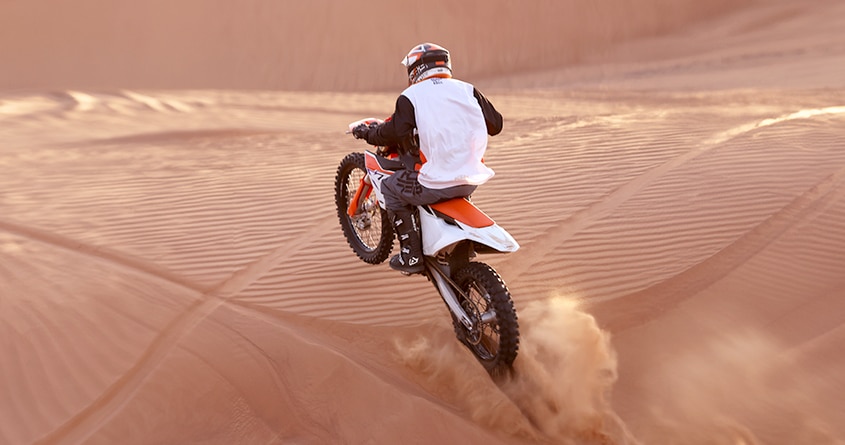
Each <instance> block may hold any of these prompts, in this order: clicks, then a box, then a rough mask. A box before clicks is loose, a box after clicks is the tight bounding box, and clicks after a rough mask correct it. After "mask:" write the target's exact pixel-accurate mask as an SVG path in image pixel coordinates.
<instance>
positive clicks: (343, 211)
mask: <svg viewBox="0 0 845 445" xmlns="http://www.w3.org/2000/svg"><path fill="white" fill-rule="evenodd" d="M364 162H365V161H364V154H363V153H350V154H348V155H346V157H345V158H343V160H342V161H340V165H339V166H338V167H337V175H335V180H334V190H335V197H334V199H335V205H336V206H337V217H338V219H339V220H340V228H341V230H343V236H344V237H346V242H347V243H349V247H351V248H352V250H353V251H354V252H355V254H356V255H358V258H361V260H363V261H364V262H366V263H370V264H379V263H381V262H383V261H384V260H386V259H387V257H388V256H389V255H390V251H391V250H393V228H392V227H391V226H390V224H389V223H388V221H389V218H388V217H387V211H386V210H384V209H382V208H381V206H380V205H379V203H378V200H377V199H376V193H375V191H373V192H371V193H370V196H369V197H367V198H366V199H362V201H361V202H360V203H359V206H358V211H357V212H356V213H355V215H353V216H349V214H348V213H347V209H348V208H349V203H350V202H351V201H352V199H353V198H354V197H355V192H357V191H358V188H359V187H361V180H362V179H363V178H364V177H366V176H367V170H366V166H365V164H364Z"/></svg>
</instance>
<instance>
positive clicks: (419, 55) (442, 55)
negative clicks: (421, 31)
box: [402, 43, 452, 85]
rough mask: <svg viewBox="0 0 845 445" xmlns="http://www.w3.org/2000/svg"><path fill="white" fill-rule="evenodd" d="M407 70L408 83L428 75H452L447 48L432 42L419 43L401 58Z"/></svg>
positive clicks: (428, 76)
mask: <svg viewBox="0 0 845 445" xmlns="http://www.w3.org/2000/svg"><path fill="white" fill-rule="evenodd" d="M402 65H405V68H407V70H408V85H413V84H415V83H417V82H419V81H421V80H425V79H428V78H430V77H452V60H451V58H450V57H449V50H447V49H446V48H443V47H442V46H440V45H435V44H434V43H421V44H419V45H417V46H415V47H413V48H411V51H409V52H408V55H407V56H405V58H404V59H402Z"/></svg>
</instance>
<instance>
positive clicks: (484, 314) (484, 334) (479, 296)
mask: <svg viewBox="0 0 845 445" xmlns="http://www.w3.org/2000/svg"><path fill="white" fill-rule="evenodd" d="M454 281H455V284H457V285H458V287H459V288H460V289H461V290H462V291H463V292H464V294H465V295H466V297H463V296H459V297H458V298H459V300H460V303H461V307H462V308H463V310H464V312H466V313H467V315H468V316H469V318H470V319H471V320H472V322H473V324H474V325H475V329H473V330H469V329H467V328H466V326H464V325H463V324H462V323H460V322H459V321H457V320H455V319H453V323H454V326H455V333H456V334H457V336H458V339H459V340H461V342H463V343H464V344H465V345H466V346H467V347H468V348H469V349H470V351H472V353H473V354H475V357H476V358H477V359H478V361H479V362H481V364H482V365H484V368H486V369H487V371H488V372H490V373H491V374H494V373H498V372H501V371H506V370H509V369H510V367H511V364H512V363H513V361H514V360H515V359H516V354H517V350H518V349H519V325H518V324H517V320H516V310H515V309H514V307H513V301H512V300H511V294H510V291H509V290H508V287H507V285H505V282H504V281H503V280H502V278H501V277H500V276H499V274H498V273H497V272H496V271H495V270H493V268H492V267H490V266H488V265H486V264H484V263H476V262H472V263H469V264H468V265H467V266H466V267H464V268H462V269H460V270H459V271H458V272H457V273H455V276H454Z"/></svg>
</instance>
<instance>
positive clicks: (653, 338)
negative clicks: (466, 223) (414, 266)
mask: <svg viewBox="0 0 845 445" xmlns="http://www.w3.org/2000/svg"><path fill="white" fill-rule="evenodd" d="M83 3H84V5H87V6H86V8H88V9H85V8H83V9H80V11H86V12H87V13H88V14H93V15H83V16H82V17H81V18H80V21H79V22H74V23H77V25H79V24H80V23H89V22H90V23H94V24H97V23H100V22H97V21H96V20H95V19H96V17H99V16H97V15H96V14H100V13H103V10H102V9H97V8H93V6H92V5H96V2H83ZM655 4H657V5H659V2H656V3H655ZM151 5H152V4H151ZM256 5H264V6H267V5H268V4H267V3H263V4H262V3H255V4H251V6H249V7H247V6H245V7H244V11H247V12H248V13H250V14H251V13H252V12H255V11H256V9H255V8H257V7H258V6H256ZM314 5H316V6H314ZM314 5H312V7H313V8H314V9H313V10H310V11H312V12H313V11H318V12H319V11H322V10H321V9H320V8H325V9H326V10H327V11H329V12H330V13H331V14H339V13H340V12H344V10H333V9H331V8H328V7H327V6H326V5H323V4H321V3H319V2H318V3H315V4H314ZM597 5H599V4H598V3H597ZM607 5H610V3H609V2H607ZM607 5H605V3H601V4H600V5H599V6H597V8H599V9H600V8H601V7H609V6H607ZM616 5H617V6H618V8H619V9H620V11H626V10H627V9H626V8H629V7H630V6H631V5H630V4H629V3H628V2H623V1H621V0H620V1H618V2H617V3H616ZM611 6H612V5H611ZM45 7H46V6H43V5H42V4H40V3H26V2H6V3H4V4H0V9H2V8H6V12H8V11H16V12H17V13H18V14H30V15H33V14H41V13H43V11H41V10H40V9H39V8H45ZM146 7H147V8H150V10H149V11H148V12H149V13H152V11H154V8H155V7H164V6H163V4H162V5H157V6H156V5H152V6H146ZM655 7H656V6H655ZM711 7H712V8H713V9H712V10H703V9H702V10H696V9H683V8H682V12H683V14H681V13H679V14H681V16H682V17H680V18H678V17H675V16H673V15H671V14H668V13H667V14H665V15H662V16H661V15H659V14H657V15H656V14H655V13H654V11H653V10H649V9H648V8H640V9H638V10H637V11H639V13H640V14H642V16H638V17H640V18H641V19H642V18H647V17H649V15H648V14H652V16H654V17H673V18H675V19H677V22H678V24H680V23H685V22H686V21H689V20H693V19H695V18H702V17H704V16H708V15H709V14H710V13H712V12H714V11H716V10H718V9H719V8H718V7H717V6H711ZM115 8H117V7H115ZM174 8H175V7H174ZM250 8H252V9H250ZM702 8H705V7H703V6H702ZM118 9H119V8H118ZM224 9H225V8H224ZM565 9H566V8H564V7H563V6H561V9H560V10H557V12H559V13H561V14H565V13H566V12H567V11H565ZM705 9H706V8H705ZM250 11H252V12H250ZM106 12H108V11H106ZM112 12H114V11H112ZM324 12H325V11H324ZM470 12H472V11H465V12H464V13H470ZM124 13H125V14H129V13H128V12H126V11H124ZM228 13H232V12H231V11H229V12H228ZM314 13H315V14H316V12H314ZM321 13H322V12H321ZM205 14H208V15H209V16H213V14H212V12H210V11H206V12H205ZM245 14H246V13H245ZM585 14H586V13H585ZM130 16H131V15H127V16H126V17H130ZM7 17H8V16H7ZM86 20H88V21H89V22H86ZM634 22H636V20H634ZM658 22H659V21H658ZM69 23H70V22H68V23H66V24H65V25H64V26H71V24H69ZM90 23H89V24H90ZM591 23H596V22H595V21H593V22H591ZM642 23H648V21H647V20H645V21H643V22H642ZM843 24H845V7H843V6H842V5H841V4H840V2H835V1H825V0H817V1H812V2H804V3H801V4H800V5H797V4H792V3H790V2H777V1H771V2H763V3H760V4H756V5H754V6H753V7H749V8H746V9H743V10H740V11H739V12H737V13H734V14H729V15H726V16H724V17H722V18H720V19H718V20H715V21H702V22H700V23H699V24H698V25H696V26H692V27H688V28H687V29H686V30H685V31H684V32H679V33H676V34H672V35H669V36H664V37H659V38H652V39H647V40H626V39H625V38H624V37H625V36H620V37H619V40H626V41H625V42H624V43H621V44H619V45H618V46H614V47H607V48H609V49H607V51H603V52H602V53H601V54H598V53H596V52H595V51H594V50H595V47H593V50H592V51H588V52H589V53H590V54H593V56H590V57H583V58H582V59H586V60H584V61H585V63H584V64H582V65H579V66H577V67H570V68H567V69H561V70H541V69H540V68H549V67H544V66H542V65H541V64H538V65H536V66H534V67H533V68H534V69H532V70H530V71H529V72H527V73H523V74H519V75H515V76H510V77H496V78H483V77H481V76H479V77H478V79H479V81H478V84H479V85H480V86H481V87H482V88H483V89H484V90H485V92H487V94H488V96H490V97H491V99H492V100H494V102H495V103H496V105H497V106H498V107H499V109H500V110H501V111H502V112H503V114H504V115H505V117H506V131H505V132H504V133H503V134H502V135H500V136H498V137H496V138H494V139H493V140H492V141H491V151H490V155H489V156H488V162H489V165H490V166H491V167H492V168H494V169H495V170H496V172H497V176H496V177H495V178H494V179H493V180H492V181H491V182H490V183H488V184H486V185H485V186H484V187H482V188H481V189H480V190H479V191H478V192H477V193H476V195H475V196H474V200H475V201H476V203H478V204H479V205H480V206H481V207H482V208H483V209H485V211H487V213H489V214H490V215H491V216H493V217H494V218H495V219H496V220H497V222H499V223H500V224H501V225H503V226H504V227H506V228H507V229H508V230H509V231H510V232H511V233H512V234H513V235H514V236H515V237H516V238H517V239H518V240H519V242H520V243H521V244H522V249H521V250H520V251H518V252H516V253H514V254H512V255H509V256H503V257H482V258H481V259H482V260H484V261H487V262H489V263H490V264H492V265H494V266H495V267H496V268H497V270H498V271H499V272H500V273H501V274H502V276H503V277H505V279H506V280H507V282H508V284H509V286H510V288H511V290H512V293H513V294H514V299H515V302H516V306H517V309H518V311H519V315H520V325H521V333H522V335H523V341H522V345H521V350H520V356H519V358H518V359H517V362H516V368H517V371H518V374H519V377H518V378H517V379H515V380H512V381H507V382H501V381H500V382H493V381H492V380H491V379H490V378H489V377H487V376H486V374H484V373H483V370H482V369H481V367H480V366H479V365H478V364H477V363H476V362H475V361H474V359H473V358H472V357H471V355H470V354H469V353H468V352H467V351H465V350H464V349H463V348H462V347H460V346H459V345H458V343H457V342H456V341H455V340H454V338H453V335H452V331H451V326H450V325H449V321H448V318H447V315H446V310H445V308H444V306H443V304H442V303H441V302H440V301H439V300H438V299H437V297H436V295H435V294H434V292H433V290H432V289H431V287H430V285H429V284H428V283H426V282H425V281H424V280H423V279H421V278H405V277H401V276H399V275H398V274H396V273H393V272H390V271H389V270H387V267H386V266H379V267H375V266H369V265H366V264H363V263H361V262H359V261H358V260H357V259H356V258H355V256H354V254H352V252H351V251H350V250H349V248H348V247H347V246H346V244H345V242H344V240H343V238H342V235H341V234H340V230H339V227H338V225H337V220H336V216H335V212H334V209H333V205H334V204H333V201H332V183H333V179H334V172H335V168H336V166H337V163H338V162H339V161H340V159H342V157H343V156H344V155H345V154H347V153H349V152H352V151H360V150H362V149H364V148H365V147H364V146H363V145H362V144H361V143H360V142H359V141H355V140H352V139H351V138H349V137H348V136H345V135H344V134H343V130H344V129H345V126H346V124H347V123H348V122H350V121H353V120H356V119H358V118H361V117H365V116H381V115H384V114H385V113H387V112H388V111H389V110H390V109H391V106H392V103H393V100H394V98H395V97H394V93H392V92H391V93H379V94H373V93H352V92H335V93H330V92H325V93H314V92H269V91H253V92H243V91H235V90H222V89H215V90H210V89H192V90H161V89H150V88H146V89H139V88H133V86H136V85H137V84H136V82H142V83H143V82H149V85H148V86H150V85H152V86H161V85H160V84H159V83H158V82H159V81H160V79H165V78H166V77H162V78H158V77H156V76H152V75H148V74H145V73H135V74H137V76H136V77H133V76H129V77H126V78H125V79H124V80H126V82H127V83H126V85H125V86H124V87H121V88H112V85H111V84H109V83H107V82H106V83H103V84H100V85H99V86H100V88H91V87H88V88H70V89H67V88H58V86H60V85H58V84H56V83H52V85H53V86H56V87H55V88H52V87H51V88H49V89H47V88H42V87H41V86H42V85H47V84H50V82H53V80H54V79H53V80H51V78H50V76H49V75H47V74H48V73H44V76H45V77H43V78H40V79H35V80H33V79H31V78H30V79H29V80H25V76H24V74H25V72H24V71H23V68H18V69H19V70H20V71H15V70H12V71H11V72H12V73H13V74H9V73H10V71H4V73H5V74H3V75H4V76H6V77H3V78H2V79H3V80H4V82H7V81H9V79H12V80H14V81H15V82H18V83H11V84H9V85H10V86H21V85H26V86H29V87H33V88H30V89H26V90H21V89H18V90H7V91H5V92H2V93H0V121H2V125H0V137H2V147H0V173H2V174H0V190H2V192H0V209H2V212H0V353H2V360H0V444H10V445H12V444H14V445H17V444H34V443H39V444H65V443H86V444H113V443H138V444H142V443H143V444H150V443H156V444H173V443H179V444H182V443H215V444H218V443H219V444H270V443H285V444H287V443H296V444H324V443H352V444H358V443H378V444H381V443H426V444H427V443H455V442H457V441H461V442H466V443H489V444H496V443H502V444H529V443H534V444H544V443H573V444H575V443H578V444H581V443H619V444H622V443H654V444H662V443H673V444H713V443H715V444H800V445H805V444H806V445H809V444H833V443H843V442H845V427H843V425H845V410H843V408H842V404H841V400H842V398H843V396H845V378H843V377H842V375H845V360H843V355H842V351H843V350H844V349H843V348H845V329H843V326H845V315H843V314H845V303H844V302H845V299H843V297H845V274H843V264H845V150H843V147H845V85H843V82H845V80H843V79H845V37H843V36H842V35H841V34H842V33H841V32H840V31H839V30H840V29H842V26H843ZM100 25H102V23H100ZM79 26H81V25H79ZM239 26H240V25H239ZM642 26H646V25H642ZM653 26H657V25H653ZM646 28H648V26H646ZM657 28H660V29H668V28H666V27H665V26H664V25H661V26H657ZM7 29H8V28H7ZM94 29H96V27H95V28H94ZM523 29H524V28H523ZM602 29H603V31H602V32H608V31H607V30H608V28H602ZM644 29H645V28H644ZM648 29H651V31H648V32H646V31H643V30H642V29H641V30H640V31H642V32H640V31H637V32H634V31H633V30H631V31H630V32H632V33H634V34H638V33H639V34H643V33H645V34H653V32H654V29H653V28H648ZM135 31H137V30H135ZM0 32H3V31H0ZM53 32H55V31H53ZM525 32H526V33H528V34H526V35H530V33H529V31H525ZM538 32H539V31H538ZM581 32H582V34H581V35H582V36H583V35H587V34H589V31H581ZM596 32H598V31H596ZM626 32H627V31H626ZM585 33H586V34H585ZM7 35H8V32H7V34H3V36H4V40H2V41H3V42H8V40H6V39H5V36H7ZM141 35H143V33H142V34H141ZM514 35H519V36H522V35H521V34H514ZM632 35H633V34H632ZM457 36H458V35H457V34H456V37H454V38H455V39H457V40H456V43H458V48H460V49H464V48H463V47H461V46H460V45H462V44H464V43H461V42H463V41H461V40H460V39H459V37H457ZM626 36H627V34H626ZM535 37H537V35H535ZM73 38H75V39H82V38H83V36H82V35H81V34H75V35H74V37H73ZM450 38H451V37H450ZM463 38H465V39H469V38H468V37H463ZM521 38H522V37H520V39H521ZM48 40H49V39H48ZM71 40H72V39H71ZM517 40H519V39H517ZM586 40H589V39H585V41H586ZM182 42H184V41H182ZM42 43H43V42H42ZM48 43H49V42H48ZM195 43H196V42H195ZM247 43H248V42H247ZM598 43H602V42H598ZM598 43H597V44H598ZM606 43H608V42H604V43H602V45H604V44H606ZM34 45H35V47H34V48H35V49H33V51H37V50H38V49H39V48H43V46H38V44H37V42H36V43H35V44H34ZM68 45H69V46H68V47H69V48H72V49H74V50H76V51H82V50H81V49H80V48H81V46H80V45H81V44H80V43H79V42H76V43H74V42H70V43H68ZM256 45H258V44H256ZM572 45H574V46H570V47H569V48H579V46H578V45H577V44H574V43H573V44H572ZM48 46H49V45H48ZM259 46H260V45H259ZM400 46H402V48H399V49H397V51H398V52H399V53H401V52H402V51H403V50H404V49H406V48H404V47H405V46H406V45H404V44H402V45H400ZM117 47H118V46H116V47H115V48H117ZM588 47H589V45H588ZM109 48H111V47H108V46H106V47H104V49H103V50H104V51H106V55H107V57H105V58H104V59H103V60H104V61H106V62H108V61H109V60H111V61H112V62H111V64H108V63H106V62H104V63H106V65H104V67H105V68H104V69H105V71H103V72H109V70H114V69H118V68H116V67H118V66H119V67H121V68H119V69H120V70H123V69H125V68H126V67H125V65H124V64H123V62H125V60H124V59H121V58H120V57H118V56H117V55H116V54H115V53H113V52H108V51H113V48H112V49H109ZM580 48H581V50H582V51H586V50H585V49H584V48H586V47H580ZM3 51H7V52H5V53H2V54H3V58H4V60H9V57H12V56H14V54H20V53H14V54H13V53H11V52H8V51H10V50H9V47H8V46H4V47H3ZM16 51H20V50H16ZM330 53H331V51H329V52H328V53H327V54H330ZM10 54H11V56H10ZM483 54H484V55H485V57H490V59H489V60H491V61H492V60H495V59H496V55H495V54H494V53H493V52H490V53H483ZM153 55H155V54H153ZM158 56H159V57H164V56H166V57H170V56H169V55H168V53H167V51H166V50H165V49H164V48H162V52H161V53H158ZM400 56H401V54H400ZM166 57H165V60H166ZM530 57H535V58H536V57H539V55H537V54H534V55H530ZM561 57H562V59H560V60H558V62H560V63H563V62H564V61H565V60H567V59H566V58H567V57H568V56H566V55H564V56H561ZM59 59H60V58H59V57H57V58H53V59H50V58H45V59H44V60H52V61H55V60H59ZM12 60H14V59H12ZM484 60H487V59H484ZM121 61H123V62H121ZM491 61H488V62H485V61H483V60H482V61H477V60H476V61H472V62H471V63H470V64H468V65H469V67H471V69H470V70H469V71H470V72H473V71H472V70H478V71H476V72H481V71H485V70H483V69H481V68H483V67H484V66H485V65H484V64H485V63H487V64H488V65H487V66H488V67H490V70H487V71H495V69H496V68H495V64H494V63H493V62H491ZM391 62H393V60H392V59H391ZM468 62H470V61H468ZM51 63H52V62H51ZM319 63H328V62H326V61H322V62H319ZM379 63H380V62H379ZM491 64H492V65H491ZM43 67H44V66H42V68H43ZM386 69H387V68H386ZM129 71H132V70H129ZM129 71H127V72H129ZM39 72H40V71H39ZM111 72H112V73H113V72H114V71H111ZM292 72H294V73H296V72H297V71H296V70H293V71H292ZM385 72H386V71H385ZM22 73H23V74H22ZM88 74H89V75H90V76H91V77H88V79H89V80H91V81H92V82H99V80H98V79H99V78H98V77H97V75H95V74H91V73H88ZM16 76H17V77H16ZM76 76H80V77H76ZM226 76H230V77H225V76H224V77H220V78H215V77H214V76H211V77H209V78H208V80H209V84H210V85H214V86H216V87H218V88H222V87H227V86H232V85H234V84H226V82H227V80H226V79H229V80H231V79H236V80H240V81H243V82H244V83H249V82H252V84H251V86H250V87H251V88H266V87H268V86H280V85H287V84H273V85H268V84H264V83H261V82H257V81H255V79H253V78H251V77H249V76H248V75H239V74H237V73H232V72H229V73H228V74H226ZM176 77H177V78H178V77H179V76H176ZM389 77H390V75H387V74H386V75H384V77H379V79H380V80H379V81H380V82H382V83H381V84H380V88H382V87H385V85H387V84H390V83H391V82H392V80H389ZM13 78H14V79H13ZM84 78H85V75H84V73H79V72H75V71H73V70H70V71H68V77H67V79H70V80H72V82H71V83H78V82H79V79H84ZM22 79H23V80H22ZM316 79H317V80H315V82H323V81H325V82H326V83H325V84H320V85H323V86H324V87H327V88H329V89H331V87H336V88H335V89H336V90H341V89H350V88H349V85H350V84H345V83H343V82H341V83H333V82H335V81H334V80H331V79H328V78H326V79H324V80H320V79H321V78H319V77H317V78H316ZM184 80H185V79H184V78H178V79H177V81H176V83H175V84H174V85H170V86H178V87H181V86H183V85H182V84H180V82H182V81H184ZM470 80H472V79H470ZM29 81H32V82H33V83H27V82H29ZM220 82H222V84H220ZM188 85H190V84H188ZM294 85H298V84H294ZM315 85H316V84H315ZM77 86H83V85H81V84H79V85H77ZM204 86H206V85H193V87H195V88H200V87H204ZM241 86H243V85H241ZM357 86H358V87H361V88H365V87H370V86H372V85H371V84H367V83H361V84H357Z"/></svg>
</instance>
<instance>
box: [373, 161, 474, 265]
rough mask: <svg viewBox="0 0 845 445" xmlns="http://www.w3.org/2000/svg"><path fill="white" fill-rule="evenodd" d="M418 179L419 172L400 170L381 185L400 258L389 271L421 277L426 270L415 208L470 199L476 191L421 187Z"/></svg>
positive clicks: (462, 188)
mask: <svg viewBox="0 0 845 445" xmlns="http://www.w3.org/2000/svg"><path fill="white" fill-rule="evenodd" d="M417 176H418V172H416V171H412V170H399V171H397V172H396V173H394V174H393V175H392V176H390V177H388V178H386V179H385V180H384V181H383V182H382V192H383V194H384V201H385V202H384V204H385V207H386V208H387V212H388V215H389V216H390V219H391V222H393V228H394V231H395V232H396V237H397V238H399V246H400V247H399V248H400V251H399V255H395V256H394V257H393V258H391V259H390V267H392V268H394V269H396V270H399V271H402V272H406V273H420V272H422V271H423V270H424V269H425V268H424V266H423V261H422V258H423V252H422V237H421V232H420V224H419V215H418V212H417V208H416V206H419V205H424V204H431V203H435V202H438V201H442V200H444V199H449V198H453V197H458V196H467V195H469V194H470V193H472V192H473V191H474V190H475V186H471V185H467V186H458V187H450V188H447V189H430V188H427V187H424V186H422V185H421V184H420V183H419V182H418V181H417Z"/></svg>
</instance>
